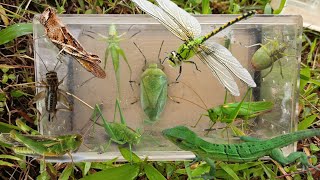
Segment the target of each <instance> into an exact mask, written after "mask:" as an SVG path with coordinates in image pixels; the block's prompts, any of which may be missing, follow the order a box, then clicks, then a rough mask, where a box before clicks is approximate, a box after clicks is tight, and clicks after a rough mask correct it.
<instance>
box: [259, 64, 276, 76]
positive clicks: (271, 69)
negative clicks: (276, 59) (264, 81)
mask: <svg viewBox="0 0 320 180" xmlns="http://www.w3.org/2000/svg"><path fill="white" fill-rule="evenodd" d="M273 64H274V63H272V64H271V67H270V70H269V72H267V74H265V75H263V76H262V78H265V77H267V76H268V74H270V73H271V71H272V69H273Z"/></svg>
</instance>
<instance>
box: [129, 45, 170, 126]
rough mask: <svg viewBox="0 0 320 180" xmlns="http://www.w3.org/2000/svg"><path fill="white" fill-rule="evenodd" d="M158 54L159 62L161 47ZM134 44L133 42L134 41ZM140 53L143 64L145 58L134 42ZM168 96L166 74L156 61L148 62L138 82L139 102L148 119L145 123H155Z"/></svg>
mask: <svg viewBox="0 0 320 180" xmlns="http://www.w3.org/2000/svg"><path fill="white" fill-rule="evenodd" d="M163 42H164V41H162V44H161V47H160V50H159V54H158V60H159V62H160V63H161V60H160V58H159V56H160V53H161V48H162V45H163ZM134 44H135V43H134ZM135 46H136V47H137V48H138V50H139V51H140V53H141V54H142V55H143V57H144V59H145V61H144V62H145V66H146V64H147V59H146V57H145V56H144V54H143V53H142V51H141V50H140V49H139V47H138V46H137V45H136V44H135ZM167 97H168V79H167V75H166V74H165V73H164V72H163V71H162V70H161V69H160V68H158V65H157V64H156V63H151V64H149V66H148V68H147V69H145V70H144V72H143V73H142V75H141V83H140V103H141V107H142V109H143V111H144V113H145V114H146V115H147V117H148V119H147V120H145V122H147V123H151V124H152V123H155V122H156V121H157V120H158V119H159V117H160V115H161V113H162V112H163V110H164V108H165V105H166V102H167Z"/></svg>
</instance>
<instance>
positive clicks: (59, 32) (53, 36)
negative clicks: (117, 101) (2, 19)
mask: <svg viewBox="0 0 320 180" xmlns="http://www.w3.org/2000/svg"><path fill="white" fill-rule="evenodd" d="M39 20H40V23H41V24H42V25H43V26H44V29H45V32H46V35H47V36H48V37H49V39H50V40H51V41H52V42H53V44H55V45H56V46H57V47H58V48H59V49H60V51H61V52H62V53H66V54H69V55H71V56H72V57H74V58H75V59H76V60H77V61H78V62H79V63H80V64H81V65H82V66H83V67H84V68H85V69H86V70H87V71H89V72H91V73H92V74H93V75H94V76H96V77H98V78H105V77H106V73H105V71H104V70H103V69H102V68H101V67H100V66H99V65H98V63H100V62H101V60H100V58H99V56H97V55H95V54H91V53H89V52H87V51H86V50H85V49H84V48H83V47H82V45H81V44H80V43H79V42H78V41H77V40H76V39H75V38H74V37H73V36H72V35H71V33H70V32H69V31H68V29H67V28H66V26H65V25H64V24H63V23H62V22H61V21H60V19H59V18H58V16H57V15H56V12H55V10H54V9H53V8H50V7H48V8H47V9H46V10H44V12H43V13H42V14H41V15H40V19H39Z"/></svg>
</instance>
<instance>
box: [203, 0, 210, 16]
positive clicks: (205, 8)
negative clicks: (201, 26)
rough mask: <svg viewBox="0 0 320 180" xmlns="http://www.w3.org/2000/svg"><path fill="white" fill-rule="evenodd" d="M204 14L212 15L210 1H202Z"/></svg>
mask: <svg viewBox="0 0 320 180" xmlns="http://www.w3.org/2000/svg"><path fill="white" fill-rule="evenodd" d="M202 14H211V9H210V1H209V0H202Z"/></svg>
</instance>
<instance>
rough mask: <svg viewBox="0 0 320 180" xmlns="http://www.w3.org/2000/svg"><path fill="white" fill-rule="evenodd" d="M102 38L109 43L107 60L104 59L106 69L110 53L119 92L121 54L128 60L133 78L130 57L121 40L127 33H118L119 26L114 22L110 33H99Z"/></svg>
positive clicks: (106, 54)
mask: <svg viewBox="0 0 320 180" xmlns="http://www.w3.org/2000/svg"><path fill="white" fill-rule="evenodd" d="M98 35H99V36H100V37H101V38H102V40H104V41H106V42H107V43H108V45H107V49H106V51H105V61H104V69H106V65H107V60H108V58H109V54H110V55H111V59H112V63H113V69H114V73H115V76H116V80H117V88H118V92H120V56H121V57H122V58H123V60H124V61H125V62H126V64H127V65H128V68H129V72H130V80H131V74H132V70H131V66H130V64H129V62H128V59H127V57H126V55H125V53H124V51H123V49H122V48H121V47H120V42H121V41H122V40H123V39H122V38H121V37H122V36H123V35H125V33H123V34H121V35H118V31H117V27H116V25H114V24H111V25H110V27H109V35H108V36H104V35H101V34H98Z"/></svg>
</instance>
